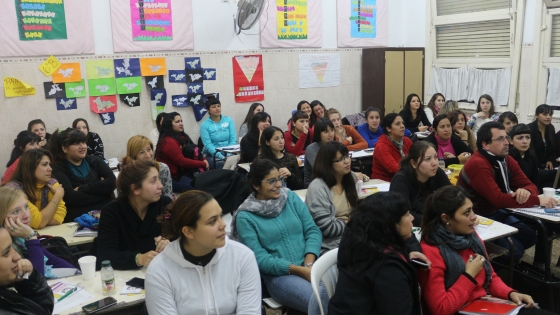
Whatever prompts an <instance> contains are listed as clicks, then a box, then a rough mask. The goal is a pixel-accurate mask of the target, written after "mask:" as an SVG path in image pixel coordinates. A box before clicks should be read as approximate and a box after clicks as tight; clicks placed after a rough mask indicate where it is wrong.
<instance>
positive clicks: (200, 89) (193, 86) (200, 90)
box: [187, 83, 204, 94]
mask: <svg viewBox="0 0 560 315" xmlns="http://www.w3.org/2000/svg"><path fill="white" fill-rule="evenodd" d="M187 90H188V91H187V93H188V94H204V86H202V83H187Z"/></svg>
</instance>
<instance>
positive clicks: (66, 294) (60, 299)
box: [56, 287, 78, 302]
mask: <svg viewBox="0 0 560 315" xmlns="http://www.w3.org/2000/svg"><path fill="white" fill-rule="evenodd" d="M77 289H78V288H77V287H76V288H74V289H72V290H70V291H68V292H66V293H65V294H64V295H63V296H61V297H59V298H58V300H56V301H57V302H60V301H62V299H64V298H65V297H67V296H69V295H70V294H72V293H73V292H74V291H76V290H77Z"/></svg>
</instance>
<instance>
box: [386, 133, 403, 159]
mask: <svg viewBox="0 0 560 315" xmlns="http://www.w3.org/2000/svg"><path fill="white" fill-rule="evenodd" d="M387 138H389V140H391V142H392V143H393V145H394V146H395V147H396V148H397V150H399V152H400V154H401V157H404V156H405V154H404V151H403V146H404V141H403V139H402V138H401V140H400V141H399V142H397V141H395V140H393V138H391V137H389V136H387Z"/></svg>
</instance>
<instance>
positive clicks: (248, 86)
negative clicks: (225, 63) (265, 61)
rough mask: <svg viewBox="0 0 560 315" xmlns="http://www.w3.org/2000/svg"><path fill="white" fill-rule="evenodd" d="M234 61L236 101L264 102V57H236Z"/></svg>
mask: <svg viewBox="0 0 560 315" xmlns="http://www.w3.org/2000/svg"><path fill="white" fill-rule="evenodd" d="M232 61H233V88H234V94H235V101H236V102H237V103H243V102H252V101H262V100H264V76H263V65H262V55H248V56H235V57H233V58H232Z"/></svg>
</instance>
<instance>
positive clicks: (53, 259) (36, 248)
mask: <svg viewBox="0 0 560 315" xmlns="http://www.w3.org/2000/svg"><path fill="white" fill-rule="evenodd" d="M25 248H27V253H26V254H25V255H24V256H25V258H26V259H29V261H30V262H31V264H32V265H33V269H35V270H37V272H39V273H40V274H41V275H43V276H44V275H45V256H46V257H47V262H46V264H47V265H50V266H52V267H53V268H74V266H72V264H70V263H69V262H67V261H66V260H64V259H62V258H59V257H57V256H55V255H53V254H51V253H50V252H49V251H48V250H46V249H45V248H44V247H43V245H41V240H38V239H34V240H28V241H25Z"/></svg>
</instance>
